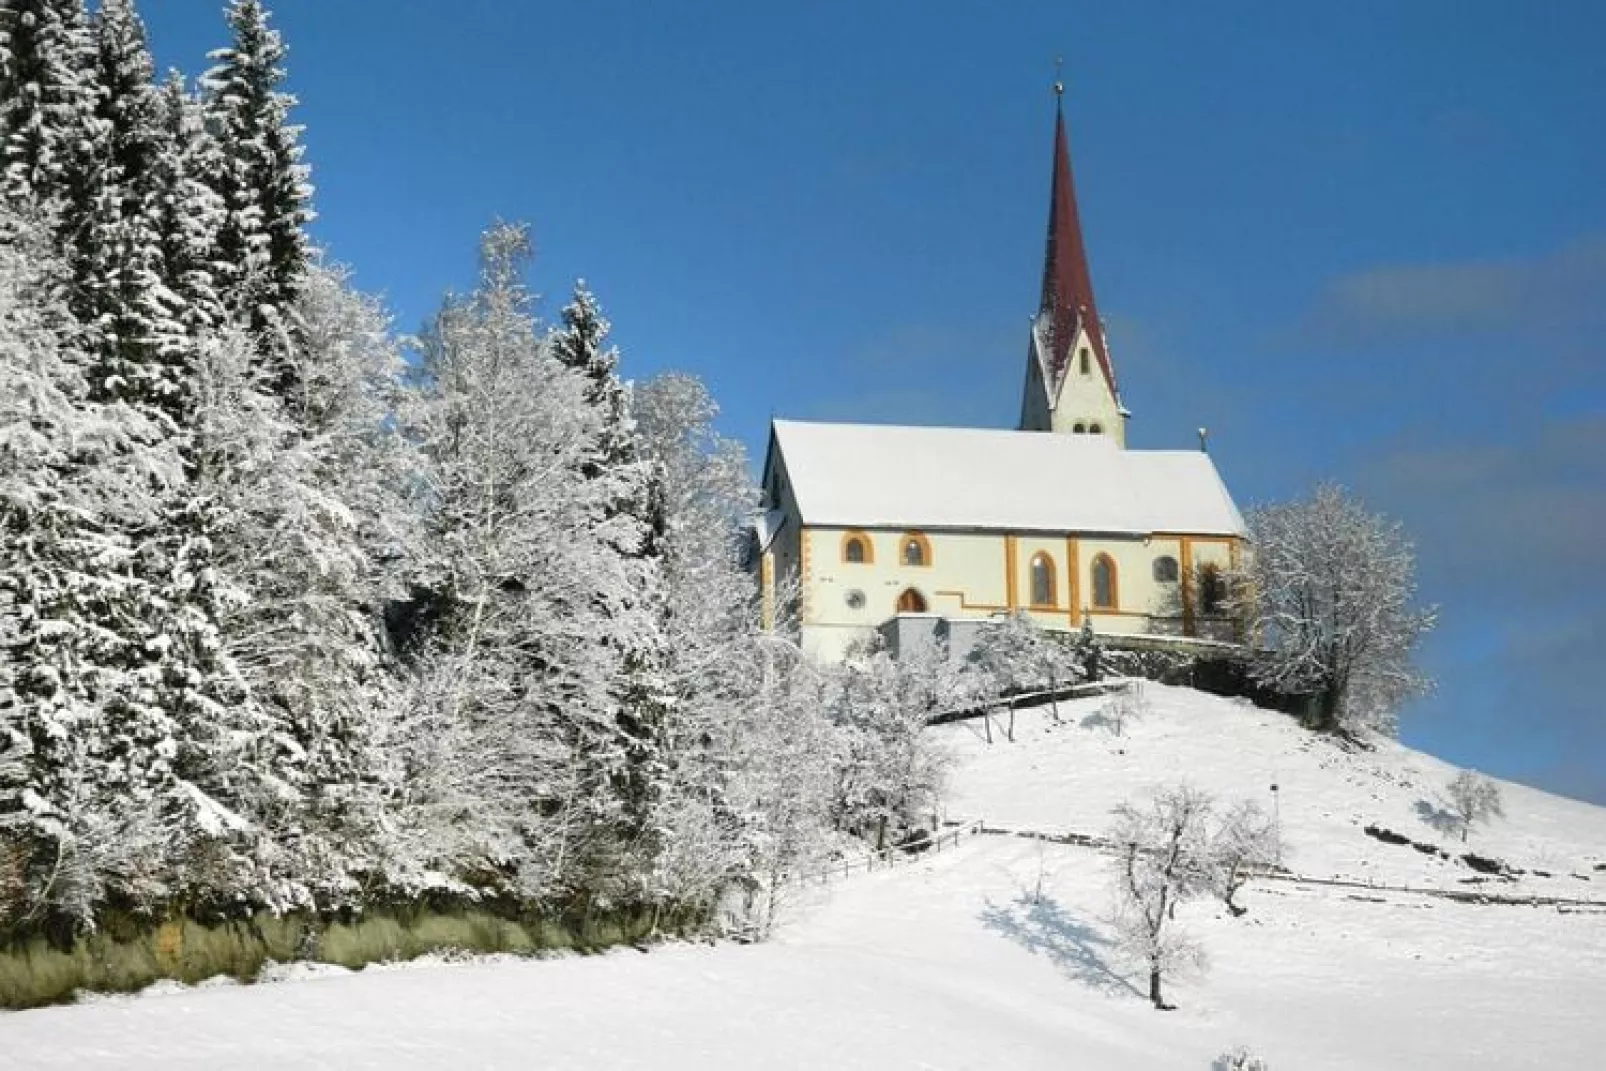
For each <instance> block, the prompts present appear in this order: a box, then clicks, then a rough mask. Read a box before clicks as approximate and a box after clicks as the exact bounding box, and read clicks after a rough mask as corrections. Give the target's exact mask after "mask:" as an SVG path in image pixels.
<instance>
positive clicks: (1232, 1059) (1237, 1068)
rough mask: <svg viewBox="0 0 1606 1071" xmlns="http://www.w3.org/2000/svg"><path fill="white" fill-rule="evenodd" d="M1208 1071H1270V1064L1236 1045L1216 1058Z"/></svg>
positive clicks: (1241, 1046)
mask: <svg viewBox="0 0 1606 1071" xmlns="http://www.w3.org/2000/svg"><path fill="white" fill-rule="evenodd" d="M1210 1071H1271V1064H1270V1063H1268V1062H1267V1061H1265V1060H1263V1059H1261V1058H1260V1057H1259V1056H1256V1055H1255V1054H1254V1053H1253V1052H1251V1051H1249V1048H1248V1047H1247V1046H1244V1045H1238V1046H1236V1047H1234V1048H1231V1049H1228V1050H1227V1051H1226V1052H1224V1053H1222V1054H1221V1055H1220V1056H1218V1057H1216V1058H1215V1061H1214V1062H1212V1063H1211V1065H1210Z"/></svg>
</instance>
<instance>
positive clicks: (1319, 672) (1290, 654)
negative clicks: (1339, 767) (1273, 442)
mask: <svg viewBox="0 0 1606 1071" xmlns="http://www.w3.org/2000/svg"><path fill="white" fill-rule="evenodd" d="M1249 529H1250V534H1251V537H1252V539H1253V542H1254V553H1253V554H1252V555H1251V556H1250V559H1249V562H1248V565H1247V567H1246V569H1245V571H1244V573H1243V574H1242V575H1241V576H1240V577H1239V578H1238V584H1237V587H1238V590H1239V591H1240V592H1242V593H1245V596H1244V601H1245V603H1246V606H1245V609H1247V611H1248V617H1249V618H1250V622H1251V625H1252V635H1253V636H1254V637H1255V643H1256V647H1257V652H1256V654H1257V657H1256V659H1255V661H1254V664H1253V673H1254V675H1255V679H1256V680H1257V681H1259V682H1260V683H1261V684H1264V685H1267V686H1270V687H1273V688H1277V689H1280V690H1283V691H1287V692H1293V693H1305V694H1310V695H1312V696H1314V697H1315V703H1316V709H1315V712H1314V714H1313V715H1312V719H1311V720H1312V723H1313V725H1314V727H1316V728H1318V729H1321V730H1324V731H1329V732H1331V731H1341V732H1354V731H1357V730H1361V729H1377V730H1381V731H1392V729H1393V727H1394V718H1395V713H1396V711H1397V710H1398V708H1399V705H1400V703H1401V702H1403V701H1404V700H1405V699H1407V698H1409V697H1411V696H1413V695H1416V694H1418V693H1420V692H1422V691H1424V690H1425V689H1426V688H1428V687H1429V681H1428V680H1427V678H1425V677H1424V676H1423V675H1422V674H1421V673H1420V672H1419V671H1418V670H1417V669H1416V667H1415V666H1413V665H1412V662H1411V655H1412V652H1413V650H1414V649H1415V647H1416V645H1417V643H1418V641H1420V639H1421V638H1422V636H1423V635H1424V634H1425V633H1426V632H1427V631H1428V630H1429V629H1431V628H1432V627H1433V623H1434V618H1435V612H1434V611H1433V610H1431V609H1426V610H1424V609H1418V608H1416V607H1414V606H1413V605H1412V601H1413V599H1414V597H1415V594H1416V580H1415V571H1416V556H1415V552H1414V550H1413V548H1412V546H1411V543H1410V542H1409V541H1408V540H1407V539H1406V538H1405V535H1404V533H1403V532H1402V531H1401V529H1400V527H1399V525H1397V524H1395V523H1393V522H1391V521H1388V520H1386V519H1385V518H1383V517H1381V516H1378V515H1377V514H1374V513H1370V512H1368V511H1367V510H1366V508H1365V507H1364V506H1363V505H1362V504H1361V503H1360V501H1359V500H1357V499H1356V498H1355V497H1354V496H1352V495H1351V494H1349V493H1348V492H1347V491H1345V490H1344V489H1343V488H1340V487H1337V486H1333V485H1324V486H1322V487H1319V488H1317V489H1316V492H1315V493H1314V494H1313V495H1312V496H1311V497H1310V498H1308V499H1304V500H1300V501H1296V502H1290V503H1285V504H1282V505H1275V506H1266V507H1263V508H1261V509H1259V510H1255V511H1254V512H1252V513H1251V514H1250V516H1249Z"/></svg>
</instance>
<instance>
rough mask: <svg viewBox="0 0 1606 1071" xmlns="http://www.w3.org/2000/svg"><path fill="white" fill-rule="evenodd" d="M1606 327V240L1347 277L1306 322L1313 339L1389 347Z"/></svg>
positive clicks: (1329, 289)
mask: <svg viewBox="0 0 1606 1071" xmlns="http://www.w3.org/2000/svg"><path fill="white" fill-rule="evenodd" d="M1584 326H1589V327H1591V328H1594V329H1601V328H1603V327H1606V236H1600V235H1596V236H1591V237H1588V238H1585V239H1582V240H1580V241H1577V242H1574V243H1572V244H1570V245H1567V246H1565V247H1563V248H1561V249H1557V250H1554V251H1552V252H1549V253H1545V254H1541V255H1538V256H1531V257H1504V258H1489V259H1479V260H1464V261H1441V262H1434V263H1420V264H1392V265H1389V264H1385V265H1378V266H1376V267H1371V268H1367V269H1365V270H1363V271H1358V272H1354V273H1352V274H1349V275H1344V276H1340V277H1338V278H1336V279H1334V280H1332V281H1331V282H1330V283H1329V284H1328V285H1327V286H1326V288H1325V289H1324V290H1323V291H1322V292H1321V293H1320V294H1319V295H1318V296H1317V298H1316V300H1315V302H1314V304H1313V305H1312V307H1311V308H1310V309H1309V311H1308V312H1307V313H1306V315H1305V316H1304V318H1303V319H1302V321H1301V324H1300V328H1299V334H1300V335H1301V336H1304V337H1306V338H1320V339H1322V340H1324V341H1339V342H1345V343H1386V342H1391V341H1407V340H1415V339H1422V338H1459V337H1464V336H1473V335H1480V334H1487V333H1491V332H1494V333H1502V334H1516V335H1524V334H1531V333H1534V332H1539V333H1546V334H1548V333H1550V332H1552V331H1554V330H1557V329H1560V330H1565V331H1573V330H1576V329H1578V328H1580V327H1584Z"/></svg>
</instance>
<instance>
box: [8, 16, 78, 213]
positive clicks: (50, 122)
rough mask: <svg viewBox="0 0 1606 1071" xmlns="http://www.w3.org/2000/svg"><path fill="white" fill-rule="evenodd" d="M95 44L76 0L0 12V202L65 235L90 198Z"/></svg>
mask: <svg viewBox="0 0 1606 1071" xmlns="http://www.w3.org/2000/svg"><path fill="white" fill-rule="evenodd" d="M94 52H95V50H94V43H93V41H92V39H91V37H90V34H89V27H88V21H87V17H86V15H85V13H84V5H83V0H6V2H5V3H3V4H0V197H3V198H4V199H5V201H6V202H7V203H8V204H9V205H10V206H11V207H12V208H13V209H16V210H20V211H24V212H26V211H28V210H29V208H30V207H33V208H38V209H42V210H44V211H46V212H47V213H49V215H50V218H51V219H52V220H53V221H54V224H55V227H56V232H55V233H56V237H57V238H58V240H59V239H60V238H61V236H63V235H65V234H69V233H71V230H72V228H73V227H74V226H75V225H76V224H77V223H78V222H79V221H80V220H81V219H82V216H83V212H84V210H85V208H86V206H87V204H88V199H89V196H90V193H91V186H90V182H91V179H92V177H93V171H94V166H93V165H94V160H93V151H94V146H95V142H96V138H95V115H94V112H95V94H94V88H93V85H92V82H91V77H92V72H93V70H94Z"/></svg>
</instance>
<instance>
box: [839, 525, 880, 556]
mask: <svg viewBox="0 0 1606 1071" xmlns="http://www.w3.org/2000/svg"><path fill="white" fill-rule="evenodd" d="M855 541H857V542H858V544H859V546H861V547H863V548H864V558H863V560H862V561H854V560H853V559H852V558H849V557H848V544H849V543H852V542H855ZM841 557H842V564H844V565H874V564H875V543H874V542H872V541H871V539H870V536H869V533H867V532H861V531H859V530H858V529H857V528H855V529H852V530H850V531H847V532H843V533H842V554H841Z"/></svg>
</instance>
